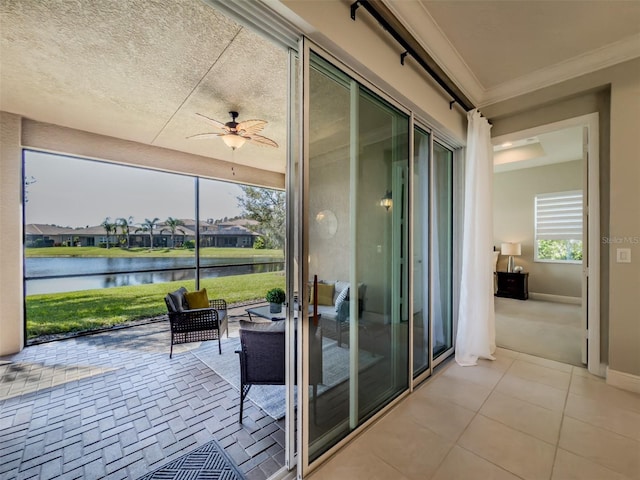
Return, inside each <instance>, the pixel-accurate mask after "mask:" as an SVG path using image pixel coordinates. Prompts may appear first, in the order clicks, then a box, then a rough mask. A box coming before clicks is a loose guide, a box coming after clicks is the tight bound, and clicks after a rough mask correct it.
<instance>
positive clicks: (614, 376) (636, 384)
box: [607, 368, 640, 393]
mask: <svg viewBox="0 0 640 480" xmlns="http://www.w3.org/2000/svg"><path fill="white" fill-rule="evenodd" d="M607 385H611V386H612V387H617V388H621V389H623V390H629V391H630V392H634V393H640V377H639V376H638V375H632V374H630V373H625V372H618V371H617V370H611V369H610V368H607Z"/></svg>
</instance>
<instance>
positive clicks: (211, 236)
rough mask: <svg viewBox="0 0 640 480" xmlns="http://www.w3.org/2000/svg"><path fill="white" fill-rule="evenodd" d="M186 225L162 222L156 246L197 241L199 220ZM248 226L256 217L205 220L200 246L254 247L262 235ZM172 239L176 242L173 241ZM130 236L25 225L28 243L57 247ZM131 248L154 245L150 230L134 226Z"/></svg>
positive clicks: (117, 242)
mask: <svg viewBox="0 0 640 480" xmlns="http://www.w3.org/2000/svg"><path fill="white" fill-rule="evenodd" d="M182 221H183V223H184V225H182V226H180V227H178V228H177V229H176V231H175V234H174V235H173V238H172V235H171V231H170V230H169V229H168V228H167V227H166V225H165V224H164V223H163V222H160V223H158V225H157V226H156V228H155V229H154V232H153V247H154V248H169V247H181V246H182V245H183V244H184V242H185V241H187V240H191V241H194V242H195V240H196V221H195V220H193V219H183V220H182ZM245 225H251V226H255V225H258V222H256V221H255V220H248V219H240V220H234V221H230V222H225V223H214V222H201V223H200V246H201V247H235V248H252V247H253V243H254V242H255V239H256V238H257V237H259V236H260V234H258V233H256V232H253V231H252V230H250V229H249V228H247V227H246V226H245ZM172 241H173V242H174V243H175V245H173V244H172ZM126 242H127V240H126V237H125V235H123V234H122V233H121V232H120V229H118V231H117V233H116V234H113V233H112V234H111V235H109V237H108V238H107V233H106V231H105V229H104V227H102V226H101V225H96V226H88V227H77V228H73V227H60V226H58V225H46V224H35V223H30V224H27V225H25V246H26V247H27V248H31V247H53V246H69V247H71V246H77V247H97V246H102V245H105V246H106V245H107V243H108V244H109V245H110V246H117V245H126ZM129 246H130V247H147V248H149V247H150V246H151V236H150V235H149V233H147V232H142V231H137V232H136V228H135V227H131V228H130V233H129Z"/></svg>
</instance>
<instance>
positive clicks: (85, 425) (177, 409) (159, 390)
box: [0, 308, 285, 480]
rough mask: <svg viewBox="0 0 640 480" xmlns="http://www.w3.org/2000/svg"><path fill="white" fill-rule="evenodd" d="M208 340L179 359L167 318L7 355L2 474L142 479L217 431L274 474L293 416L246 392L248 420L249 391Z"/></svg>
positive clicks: (226, 444) (1, 397) (252, 469)
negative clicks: (229, 377) (280, 415)
mask: <svg viewBox="0 0 640 480" xmlns="http://www.w3.org/2000/svg"><path fill="white" fill-rule="evenodd" d="M236 313H237V316H238V317H240V316H241V315H242V314H243V313H244V309H243V308H241V309H238V310H237V311H236ZM230 314H231V315H232V320H231V321H230V330H232V333H231V334H232V335H234V334H235V335H237V333H236V331H237V318H235V317H233V314H234V311H233V310H231V311H230ZM199 346H200V343H191V344H186V345H177V346H176V347H175V348H174V355H173V359H171V360H170V359H169V326H168V321H166V320H165V321H163V322H157V323H150V324H146V325H140V326H136V327H131V328H124V329H120V330H113V331H109V332H106V333H100V334H95V335H88V336H84V337H77V338H72V339H68V340H62V341H56V342H50V343H45V344H40V345H34V346H31V347H27V348H25V349H24V350H23V351H22V352H20V353H18V354H16V355H11V356H8V357H2V358H0V479H2V480H4V479H14V478H15V479H27V478H34V479H47V478H64V479H75V478H82V479H92V478H108V479H136V478H138V477H140V476H142V475H144V474H146V473H148V472H151V471H153V470H155V469H156V468H158V467H160V466H162V465H164V464H166V463H168V462H169V461H171V460H174V459H176V458H178V457H180V456H182V455H184V454H185V453H188V452H189V451H191V450H194V449H196V448H197V447H199V446H202V445H203V444H205V443H207V442H209V441H211V440H217V442H218V444H219V445H221V446H222V447H223V448H224V449H225V451H226V452H227V454H229V456H230V457H232V458H233V460H234V461H235V463H236V465H238V467H239V468H240V470H241V471H242V472H243V473H244V474H245V475H246V477H247V479H251V480H264V479H266V478H268V477H269V476H271V475H272V474H273V473H274V472H276V471H277V470H278V469H279V468H280V467H281V466H282V465H283V464H284V440H285V434H284V423H283V422H282V421H279V422H276V421H275V420H273V419H272V418H271V417H269V416H267V415H265V414H264V412H262V410H260V409H259V408H258V407H256V406H255V405H253V403H252V402H250V401H245V408H244V412H245V419H244V422H243V424H242V425H240V424H238V420H237V418H238V417H237V415H238V405H239V393H238V391H237V390H235V389H234V388H233V387H232V386H231V385H229V384H228V383H227V382H226V381H224V380H223V379H221V378H220V377H219V376H218V375H217V374H216V373H215V372H213V371H212V370H210V369H209V368H208V367H207V366H206V365H205V364H204V363H202V362H201V361H200V360H199V359H198V358H197V357H196V356H195V355H194V354H193V353H192V352H193V351H194V350H196V349H198V348H199Z"/></svg>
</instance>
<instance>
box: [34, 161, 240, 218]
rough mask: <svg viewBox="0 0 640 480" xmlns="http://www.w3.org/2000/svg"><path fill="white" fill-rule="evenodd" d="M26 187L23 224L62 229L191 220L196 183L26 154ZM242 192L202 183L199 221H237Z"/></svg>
mask: <svg viewBox="0 0 640 480" xmlns="http://www.w3.org/2000/svg"><path fill="white" fill-rule="evenodd" d="M31 177H33V179H35V182H33V183H31V184H30V185H28V186H27V193H26V195H27V203H26V205H25V223H41V224H55V225H60V226H63V227H67V226H68V227H85V226H94V225H100V224H101V223H102V222H103V221H104V219H105V218H106V217H110V218H111V221H114V220H115V219H116V218H119V217H122V218H128V217H129V216H132V217H133V222H134V223H136V224H139V223H141V222H143V221H144V219H145V218H149V219H153V218H155V217H158V218H159V219H160V220H161V221H163V220H166V219H167V217H174V218H194V217H195V206H194V205H195V198H194V197H195V180H194V177H190V176H186V175H178V174H174V173H166V172H157V171H154V170H148V169H143V168H136V167H127V166H122V165H114V164H110V163H105V162H98V161H93V160H85V159H77V158H71V157H64V156H60V155H53V154H48V153H41V152H32V151H26V152H25V178H26V179H27V180H28V181H29V179H30V178H31ZM241 195H242V190H241V189H240V186H238V185H236V184H233V183H229V182H221V181H216V180H207V179H201V180H200V197H201V202H200V218H201V219H203V220H204V219H208V218H213V219H217V218H223V217H235V216H237V215H240V214H241V213H242V211H241V209H240V208H239V207H238V201H237V197H239V196H241Z"/></svg>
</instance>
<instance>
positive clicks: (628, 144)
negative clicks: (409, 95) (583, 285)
mask: <svg viewBox="0 0 640 480" xmlns="http://www.w3.org/2000/svg"><path fill="white" fill-rule="evenodd" d="M483 112H484V114H485V115H486V116H487V117H488V118H490V119H491V120H492V123H493V129H492V135H494V136H498V135H502V134H505V133H509V132H515V131H519V130H523V129H526V128H532V127H535V126H539V125H544V124H548V123H552V122H556V121H560V120H565V119H568V118H573V117H577V116H580V115H585V114H587V113H592V112H598V113H599V115H600V147H601V152H600V183H601V205H600V213H601V226H602V229H601V236H602V239H601V274H602V277H601V280H602V283H601V306H602V310H601V340H602V343H601V358H602V359H603V361H605V362H606V361H607V360H608V364H609V369H610V370H613V371H616V372H622V373H626V374H629V375H632V376H633V378H636V379H637V377H640V313H638V312H640V295H638V285H640V263H639V262H640V215H639V214H638V212H639V211H640V188H638V186H639V185H640V162H638V139H639V138H640V59H635V60H631V61H628V62H625V63H621V64H619V65H616V66H613V67H610V68H606V69H603V70H599V71H597V72H594V73H592V74H588V75H584V76H582V77H579V78H576V79H573V80H568V81H566V82H563V83H561V84H558V85H554V86H551V87H547V88H544V89H541V90H537V91H535V92H532V93H530V94H526V95H522V96H520V97H517V98H514V99H511V100H507V101H505V102H500V103H497V104H494V105H490V106H487V107H485V108H483ZM617 241H619V242H620V243H619V244H618V243H615V242H617ZM618 247H625V248H629V249H631V255H632V263H616V261H615V259H616V248H618ZM639 380H640V379H639Z"/></svg>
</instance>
